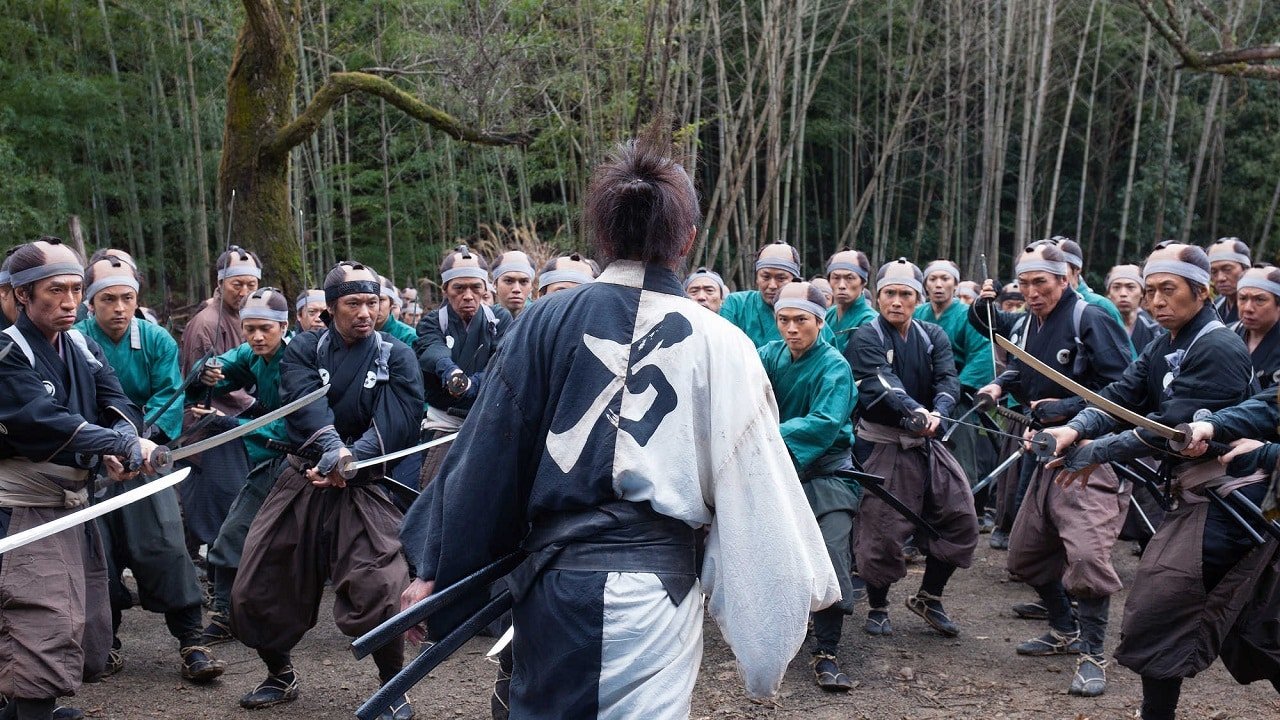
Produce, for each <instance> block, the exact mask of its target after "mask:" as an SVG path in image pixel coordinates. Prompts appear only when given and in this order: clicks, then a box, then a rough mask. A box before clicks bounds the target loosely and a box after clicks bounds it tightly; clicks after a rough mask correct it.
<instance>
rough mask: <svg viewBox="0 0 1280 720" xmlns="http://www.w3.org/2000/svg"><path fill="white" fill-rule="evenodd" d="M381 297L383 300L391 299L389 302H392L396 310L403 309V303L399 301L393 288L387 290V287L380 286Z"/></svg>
mask: <svg viewBox="0 0 1280 720" xmlns="http://www.w3.org/2000/svg"><path fill="white" fill-rule="evenodd" d="M381 295H382V297H384V298H391V302H392V303H393V304H394V305H395V306H396V307H397V308H400V307H404V301H403V300H401V299H400V296H399V295H397V294H396V291H395V289H394V288H389V287H387V286H386V285H383V286H382V293H381Z"/></svg>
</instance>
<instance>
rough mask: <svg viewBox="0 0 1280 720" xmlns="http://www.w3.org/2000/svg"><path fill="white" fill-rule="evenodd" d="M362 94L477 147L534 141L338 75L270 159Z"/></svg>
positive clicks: (360, 77) (271, 149) (374, 79)
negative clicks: (350, 97) (347, 98)
mask: <svg viewBox="0 0 1280 720" xmlns="http://www.w3.org/2000/svg"><path fill="white" fill-rule="evenodd" d="M355 92H361V93H367V94H369V95H374V96H377V97H380V98H382V99H383V100H386V101H387V102H388V103H390V104H391V105H393V106H394V107H396V108H399V109H400V110H401V111H402V112H404V113H405V114H406V115H408V116H410V117H412V118H414V119H415V120H420V121H422V122H424V123H426V124H428V125H430V126H432V127H434V128H436V129H437V130H440V131H442V132H444V133H446V134H448V135H449V136H450V137H453V138H454V139H456V140H463V141H466V142H471V143H476V144H477V145H524V144H527V143H528V142H529V141H530V140H531V139H532V138H531V137H530V136H529V135H528V134H525V133H498V132H490V131H488V130H478V129H476V128H473V127H469V126H467V125H464V124H462V122H461V121H459V120H458V119H457V118H455V117H454V116H452V115H450V114H449V113H447V112H445V111H443V110H441V109H439V108H437V107H433V106H431V105H428V104H426V103H424V102H422V101H421V100H419V99H418V98H416V97H414V96H412V95H410V94H409V93H407V92H405V91H404V90H401V89H400V88H398V87H396V86H395V85H393V84H392V83H391V82H390V81H389V80H387V79H386V78H381V77H378V76H376V75H370V74H368V73H358V72H339V73H334V74H332V75H330V76H329V77H328V78H327V79H326V80H325V81H324V85H322V86H321V87H320V89H319V90H318V91H316V94H315V97H313V98H312V99H311V103H310V104H309V105H307V107H306V109H304V110H303V111H302V112H301V113H299V114H298V116H297V117H296V118H294V119H293V121H292V122H290V123H289V124H288V125H285V126H284V127H283V128H281V129H280V131H279V132H278V133H276V136H275V138H274V139H272V140H271V142H269V143H266V144H265V145H263V147H262V153H263V154H264V155H267V156H274V157H279V156H281V155H283V154H285V153H287V152H289V150H290V149H291V148H293V147H294V146H296V145H297V144H298V143H301V142H302V141H303V140H306V139H307V138H309V137H311V135H312V134H313V133H314V132H315V131H316V129H317V128H318V127H319V126H320V122H321V120H323V119H324V116H325V115H327V114H328V113H329V110H331V109H332V108H333V106H334V105H335V104H336V103H337V102H338V100H340V99H341V98H342V97H343V96H344V95H348V94H350V93H355Z"/></svg>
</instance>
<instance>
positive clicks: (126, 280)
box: [84, 275, 138, 303]
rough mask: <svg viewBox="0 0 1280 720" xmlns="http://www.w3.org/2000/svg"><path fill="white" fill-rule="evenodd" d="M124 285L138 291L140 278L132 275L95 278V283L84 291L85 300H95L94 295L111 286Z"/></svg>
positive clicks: (89, 301)
mask: <svg viewBox="0 0 1280 720" xmlns="http://www.w3.org/2000/svg"><path fill="white" fill-rule="evenodd" d="M117 286H123V287H127V288H129V289H130V290H132V291H134V292H138V279H137V278H135V277H133V276H132V275H108V276H106V277H104V278H102V279H100V280H94V281H93V284H92V285H90V286H89V288H88V289H87V290H85V291H84V301H85V302H88V303H91V302H93V296H94V295H97V294H98V293H100V292H102V291H103V290H106V289H107V288H109V287H117Z"/></svg>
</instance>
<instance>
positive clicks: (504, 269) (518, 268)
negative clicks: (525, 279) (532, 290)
mask: <svg viewBox="0 0 1280 720" xmlns="http://www.w3.org/2000/svg"><path fill="white" fill-rule="evenodd" d="M512 272H518V273H524V274H525V275H528V276H529V277H533V276H534V275H537V274H538V273H537V271H536V270H534V269H533V266H532V265H530V264H528V263H521V262H513V263H507V264H506V265H499V266H498V267H496V268H494V269H493V272H492V273H491V274H492V275H493V279H494V280H497V279H498V278H500V277H502V276H503V275H506V274H507V273H512Z"/></svg>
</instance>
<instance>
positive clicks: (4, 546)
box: [0, 468, 191, 555]
mask: <svg viewBox="0 0 1280 720" xmlns="http://www.w3.org/2000/svg"><path fill="white" fill-rule="evenodd" d="M190 473H191V468H182V469H181V470H179V471H178V472H175V473H169V474H168V475H161V476H160V477H158V478H156V479H155V480H152V481H151V482H149V483H147V484H145V485H141V486H139V487H136V488H134V489H132V490H130V491H128V492H125V493H121V494H119V495H116V496H115V497H113V498H108V499H107V500H104V501H102V502H100V503H97V504H95V505H90V506H89V507H86V508H84V509H82V510H77V511H75V512H73V513H71V514H70V515H65V516H63V517H60V518H58V519H56V520H50V521H49V522H47V523H43V524H41V525H37V526H35V527H33V528H28V529H26V530H23V531H22V532H20V533H15V534H13V535H10V536H9V537H7V538H4V539H3V540H0V555H3V554H4V553H7V552H9V551H10V550H16V549H18V548H20V547H22V546H23V545H28V544H30V543H33V542H35V541H37V540H43V539H44V538H47V537H49V536H50V535H55V534H57V533H60V532H62V531H63V530H69V529H71V528H73V527H75V526H77V525H79V524H81V523H86V522H89V521H90V520H93V519H94V518H98V517H101V516H103V515H106V514H107V513H109V512H111V511H113V510H119V509H120V508H122V507H124V506H125V505H128V504H129V503H134V502H137V501H139V500H141V499H143V498H145V497H150V496H152V495H155V494H156V493H158V492H160V491H161V490H164V489H165V488H170V487H173V486H174V485H177V484H178V483H180V482H182V481H183V480H184V479H186V477H187V475H188V474H190Z"/></svg>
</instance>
